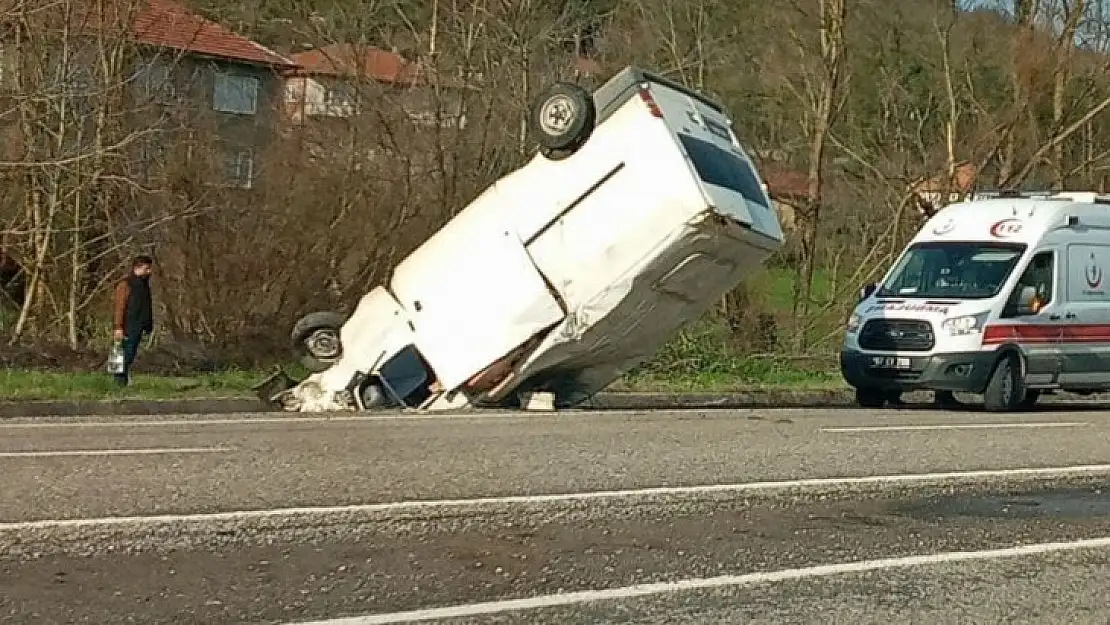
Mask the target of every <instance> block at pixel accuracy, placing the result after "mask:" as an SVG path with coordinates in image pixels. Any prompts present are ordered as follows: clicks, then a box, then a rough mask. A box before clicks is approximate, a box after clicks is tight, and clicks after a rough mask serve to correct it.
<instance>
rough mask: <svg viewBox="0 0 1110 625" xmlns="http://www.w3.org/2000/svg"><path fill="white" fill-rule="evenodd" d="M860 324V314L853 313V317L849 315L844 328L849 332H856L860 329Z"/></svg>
mask: <svg viewBox="0 0 1110 625" xmlns="http://www.w3.org/2000/svg"><path fill="white" fill-rule="evenodd" d="M859 324H860V316H859V315H856V314H853V315H852V316H851V317H848V323H847V324H845V326H844V330H845V331H846V332H847V333H848V334H855V333H856V331H857V330H859Z"/></svg>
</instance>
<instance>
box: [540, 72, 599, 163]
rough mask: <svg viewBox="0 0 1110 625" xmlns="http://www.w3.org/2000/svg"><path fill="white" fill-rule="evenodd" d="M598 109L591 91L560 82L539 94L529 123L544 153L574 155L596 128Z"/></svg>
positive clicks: (549, 156) (560, 157)
mask: <svg viewBox="0 0 1110 625" xmlns="http://www.w3.org/2000/svg"><path fill="white" fill-rule="evenodd" d="M596 122H597V108H596V107H595V106H594V99H593V96H591V95H590V93H589V92H588V91H586V90H585V89H583V88H582V87H579V86H578V85H575V84H573V83H567V82H557V83H555V84H553V85H551V86H550V87H548V88H547V89H544V90H543V92H541V93H540V94H539V96H537V97H536V99H535V101H534V102H533V104H532V110H531V112H530V115H529V126H530V127H531V130H532V133H533V134H535V135H536V140H537V141H538V142H539V144H540V148H541V151H542V152H543V155H544V156H545V157H547V158H549V159H552V160H560V159H564V158H567V157H568V156H570V155H571V154H574V153H575V152H576V151H577V150H578V148H580V147H582V144H584V143H586V140H587V139H589V138H590V135H591V134H592V133H593V131H594V124H595V123H596Z"/></svg>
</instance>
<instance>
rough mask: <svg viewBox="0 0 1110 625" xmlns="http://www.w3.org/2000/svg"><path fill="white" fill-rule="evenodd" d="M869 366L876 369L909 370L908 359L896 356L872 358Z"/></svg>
mask: <svg viewBox="0 0 1110 625" xmlns="http://www.w3.org/2000/svg"><path fill="white" fill-rule="evenodd" d="M871 366H872V367H874V368H876V369H909V368H910V359H909V358H899V357H897V356H873V357H872V358H871Z"/></svg>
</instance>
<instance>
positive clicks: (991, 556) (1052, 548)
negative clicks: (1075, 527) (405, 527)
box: [289, 537, 1110, 625]
mask: <svg viewBox="0 0 1110 625" xmlns="http://www.w3.org/2000/svg"><path fill="white" fill-rule="evenodd" d="M1107 547H1110V537H1107V538H1092V539H1086V540H1076V541H1072V542H1057V543H1037V544H1031V545H1019V546H1016V547H1007V548H1003V549H990V550H985V551H954V552H946V553H935V554H928V555H920V556H907V557H903V558H883V559H881V560H862V561H857V562H843V563H838V564H825V565H821V566H811V567H805V568H798V569H783V570H779V571H769V572H766V573H748V574H745V575H722V576H720V577H709V578H704V579H684V580H680V581H677V582H657V583H652V584H637V585H635V586H624V587H622V588H609V589H605V590H586V591H580V592H569V593H562V594H556V595H541V596H538V597H529V598H527V599H508V600H504V601H489V602H485V603H472V604H469V605H456V606H450V607H443V608H430V609H425V610H412V611H409V612H391V613H388V614H375V615H369V616H355V617H348V618H335V619H327V620H322V621H311V622H301V623H299V624H296V625H386V624H388V623H416V622H420V621H436V620H440V619H448V618H462V617H468V616H483V615H491V614H504V613H506V612H517V611H522V610H539V609H544V608H553V607H558V606H568V605H577V604H582V603H592V602H595V601H616V600H622V599H634V598H636V597H647V596H652V595H661V594H666V593H675V592H684V591H685V592H689V591H700V590H709V589H713V588H723V587H737V586H753V585H756V584H769V583H774V582H786V581H794V580H802V579H810V578H815V577H830V576H833V575H848V574H852V573H865V572H868V571H882V570H887V569H898V568H910V567H915V566H936V565H941V564H951V563H956V562H975V561H985V560H999V559H1002V558H1018V557H1028V556H1037V555H1044V554H1049V553H1061V552H1067V551H1078V550H1081V549H1105V548H1107ZM289 625H294V624H292V623H291V624H289Z"/></svg>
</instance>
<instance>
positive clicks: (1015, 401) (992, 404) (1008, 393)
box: [983, 354, 1025, 412]
mask: <svg viewBox="0 0 1110 625" xmlns="http://www.w3.org/2000/svg"><path fill="white" fill-rule="evenodd" d="M1024 398H1025V385H1024V384H1023V383H1022V380H1021V362H1020V361H1019V360H1018V358H1017V357H1016V356H1014V355H1013V354H1007V355H1005V356H1003V357H1002V358H1000V359H999V360H998V364H996V365H995V366H994V371H993V372H992V373H991V379H990V381H989V382H988V383H987V389H986V391H984V392H983V407H984V408H986V409H987V410H988V411H989V412H1011V411H1014V410H1017V409H1018V408H1020V407H1021V403H1022V400H1024Z"/></svg>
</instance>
